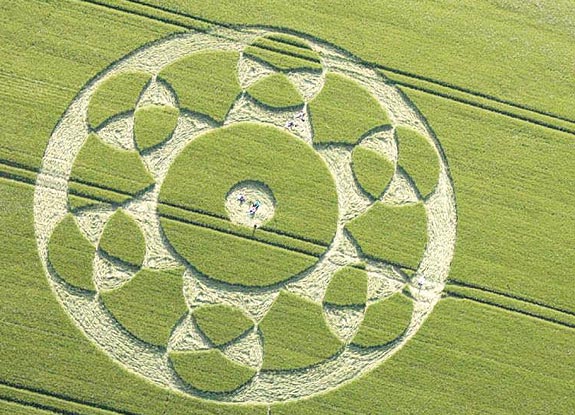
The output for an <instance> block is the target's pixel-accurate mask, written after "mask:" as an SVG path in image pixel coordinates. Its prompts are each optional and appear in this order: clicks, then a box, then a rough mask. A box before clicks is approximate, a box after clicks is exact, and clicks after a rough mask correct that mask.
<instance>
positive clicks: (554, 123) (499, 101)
mask: <svg viewBox="0 0 575 415" xmlns="http://www.w3.org/2000/svg"><path fill="white" fill-rule="evenodd" d="M77 1H81V2H83V3H88V4H93V5H96V6H99V7H103V8H108V9H112V10H116V11H118V12H123V13H127V14H133V15H136V16H139V17H144V18H148V19H152V20H156V21H160V22H163V23H167V24H170V25H173V26H176V27H179V28H184V29H188V30H189V29H191V30H197V31H200V32H207V31H208V30H209V27H208V28H206V27H205V25H209V26H219V27H225V28H228V29H234V28H236V27H240V25H231V24H224V23H220V22H216V21H213V20H210V19H205V18H201V17H199V16H194V15H191V14H188V13H183V12H178V11H175V10H172V9H169V8H167V7H163V6H156V5H152V4H149V3H147V2H145V1H141V0H123V1H122V2H121V3H125V4H127V5H131V9H130V8H129V7H130V6H128V7H126V6H124V7H123V6H121V5H119V4H110V3H109V2H108V1H107V0H77ZM138 6H139V7H140V8H144V9H145V10H147V11H142V10H136V9H134V7H138ZM157 13H163V14H167V15H170V16H172V17H171V18H167V17H164V16H158V15H157ZM178 19H186V21H189V22H188V23H184V22H182V21H181V20H178ZM191 22H194V24H191ZM200 25H204V26H200ZM286 31H288V32H289V31H290V30H288V29H286ZM256 47H259V46H256ZM365 64H366V65H367V66H369V67H371V68H373V69H377V70H378V71H381V72H382V73H383V74H384V75H386V76H387V77H389V79H390V81H391V82H392V83H395V84H397V85H399V86H401V87H403V88H407V89H411V90H417V91H419V92H423V93H426V94H429V95H433V96H435V97H438V98H442V99H447V100H450V101H454V102H457V103H460V104H464V105H468V106H472V107H475V108H478V109H481V110H484V111H488V112H492V113H496V114H499V115H503V116H506V117H509V118H513V119H515V120H518V121H522V122H527V123H530V124H533V125H538V126H540V127H544V128H548V129H551V130H555V131H560V132H563V133H566V134H570V135H575V120H574V119H571V118H568V117H565V116H562V115H559V114H555V113H553V112H549V111H544V110H540V109H537V108H534V107H532V106H529V105H524V104H519V103H516V102H513V101H510V100H506V99H503V98H499V97H497V96H494V95H491V94H486V93H483V92H479V91H475V90H472V89H468V88H465V87H461V86H458V85H454V84H452V83H449V82H445V81H441V80H437V79H434V78H431V77H427V76H423V75H419V74H416V73H413V72H409V71H404V70H401V69H397V68H394V67H390V66H386V65H382V64H378V63H375V62H365ZM389 74H393V75H397V76H401V77H406V78H409V79H411V80H412V81H420V82H425V83H427V84H430V85H432V86H435V87H441V88H446V89H449V90H451V91H453V92H456V93H459V94H465V95H468V96H469V98H464V97H459V96H455V95H453V94H450V93H444V92H440V91H437V90H435V89H432V88H429V87H424V86H421V85H416V84H414V83H413V82H406V81H402V80H400V79H394V78H393V76H389ZM477 99H481V100H486V101H491V103H490V104H486V103H483V102H478V101H477ZM496 105H500V106H505V107H508V108H507V109H505V108H498V107H496ZM513 110H515V111H522V112H527V113H529V114H530V115H529V116H528V115H523V114H518V113H517V112H514V111H513ZM535 117H544V118H545V119H544V120H541V119H538V118H535ZM558 123H568V124H569V126H565V125H561V124H558Z"/></svg>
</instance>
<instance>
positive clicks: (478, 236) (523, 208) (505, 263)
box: [410, 93, 575, 311]
mask: <svg viewBox="0 0 575 415" xmlns="http://www.w3.org/2000/svg"><path fill="white" fill-rule="evenodd" d="M410 98H411V99H412V100H414V102H415V104H416V105H417V106H418V107H419V108H420V109H421V111H422V112H423V113H424V114H426V117H427V119H428V120H429V122H430V123H431V125H433V128H434V130H435V132H436V134H437V136H438V137H439V139H440V141H441V144H442V147H443V149H444V151H445V153H446V156H447V160H448V163H449V169H450V173H451V176H452V177H453V181H454V187H455V194H456V201H457V216H458V223H457V247H456V252H455V257H454V259H453V263H452V267H451V271H450V277H451V278H454V279H458V280H461V281H465V282H470V283H474V284H478V285H481V286H485V287H491V288H496V289H498V290H500V291H504V292H509V293H512V294H514V295H520V296H524V297H528V298H532V299H536V300H538V301H542V302H544V303H546V304H550V305H554V306H558V307H563V308H566V309H568V310H571V311H575V307H574V305H573V300H572V298H573V296H572V293H571V289H570V286H571V283H572V280H573V278H572V273H571V272H570V271H569V270H570V269H571V268H572V267H573V264H575V251H574V250H573V249H571V247H572V246H575V233H573V232H567V231H566V230H567V229H575V188H574V187H573V185H572V183H573V180H572V177H573V168H572V165H573V162H572V161H573V150H574V147H573V137H572V136H570V135H567V134H563V133H558V132H554V131H551V130H549V129H545V128H541V127H537V126H531V125H528V124H525V123H522V122H520V121H516V120H512V119H510V118H508V117H503V116H500V115H497V114H492V113H488V112H485V111H481V110H477V109H472V108H470V107H468V106H465V105H461V104H453V103H450V102H448V101H445V100H437V99H435V98H432V97H429V96H427V95H424V94H421V93H410Z"/></svg>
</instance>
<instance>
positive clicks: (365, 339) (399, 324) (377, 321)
mask: <svg viewBox="0 0 575 415" xmlns="http://www.w3.org/2000/svg"><path fill="white" fill-rule="evenodd" d="M412 313H413V301H412V300H410V299H409V298H408V297H406V296H405V295H404V294H402V293H397V294H394V295H392V296H391V297H388V298H385V299H383V300H380V301H378V302H376V303H373V304H370V305H369V306H368V307H367V311H366V312H365V317H364V319H363V322H362V323H361V326H359V331H358V332H357V334H356V335H355V337H354V338H353V344H356V345H358V346H362V347H375V346H382V345H384V344H387V343H389V342H391V341H393V340H395V339H396V338H398V337H399V336H401V334H402V333H403V332H404V331H405V329H406V328H407V326H408V325H409V322H410V321H411V315H412Z"/></svg>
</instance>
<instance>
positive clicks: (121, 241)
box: [98, 209, 146, 267]
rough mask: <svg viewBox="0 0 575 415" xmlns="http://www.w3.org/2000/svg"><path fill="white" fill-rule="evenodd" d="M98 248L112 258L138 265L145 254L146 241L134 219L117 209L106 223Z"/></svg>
mask: <svg viewBox="0 0 575 415" xmlns="http://www.w3.org/2000/svg"><path fill="white" fill-rule="evenodd" d="M98 248H99V249H101V250H102V251H103V252H105V253H106V254H107V255H109V256H110V257H112V258H115V259H117V260H119V261H122V262H124V263H127V264H129V265H131V266H134V267H139V266H140V265H142V261H143V260H144V255H145V254H146V241H145V239H144V235H143V234H142V231H141V229H140V227H139V226H138V224H137V223H136V221H135V220H134V219H132V217H131V216H129V215H127V214H126V213H124V211H123V210H121V209H119V210H117V211H116V212H115V213H114V214H113V215H112V216H111V217H110V219H109V220H108V223H106V227H105V228H104V233H103V234H102V237H101V238H100V244H99V246H98Z"/></svg>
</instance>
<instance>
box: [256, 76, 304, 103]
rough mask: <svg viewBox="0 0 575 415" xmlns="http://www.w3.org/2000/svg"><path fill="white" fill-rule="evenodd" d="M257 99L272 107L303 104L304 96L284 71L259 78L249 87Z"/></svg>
mask: <svg viewBox="0 0 575 415" xmlns="http://www.w3.org/2000/svg"><path fill="white" fill-rule="evenodd" d="M248 93H249V94H250V95H251V96H252V97H253V98H255V99H256V100H258V101H260V102H262V103H264V104H266V105H269V106H270V107H275V108H282V107H293V106H296V105H302V104H303V97H302V96H301V94H300V93H299V91H298V90H297V89H296V88H295V87H294V86H293V84H292V83H291V81H290V80H289V79H288V78H287V76H285V75H284V74H282V73H275V74H272V75H269V76H266V77H265V78H263V79H261V80H259V81H258V82H256V83H255V84H253V85H252V86H250V87H249V88H248Z"/></svg>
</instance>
